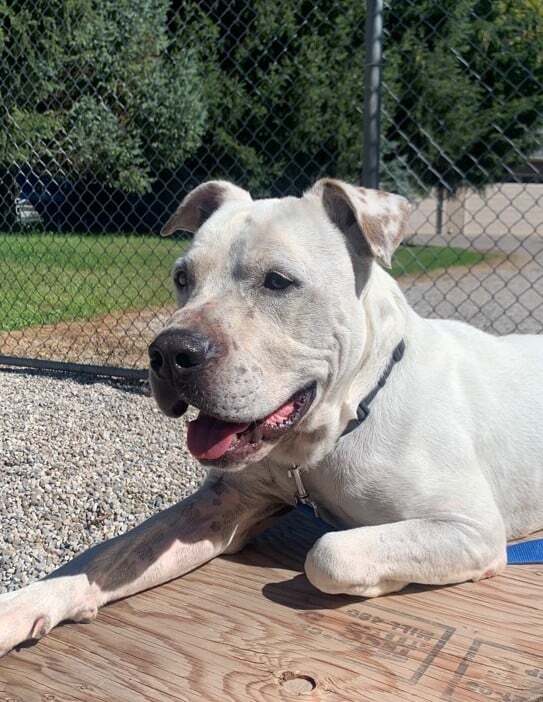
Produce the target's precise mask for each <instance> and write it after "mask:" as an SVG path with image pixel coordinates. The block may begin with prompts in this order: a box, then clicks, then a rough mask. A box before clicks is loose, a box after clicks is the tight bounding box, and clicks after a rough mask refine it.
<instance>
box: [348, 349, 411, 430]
mask: <svg viewBox="0 0 543 702" xmlns="http://www.w3.org/2000/svg"><path fill="white" fill-rule="evenodd" d="M404 351H405V341H404V340H403V339H402V340H401V341H400V343H399V344H398V346H396V348H395V349H394V351H393V352H392V357H391V359H390V361H389V362H388V366H387V367H386V368H385V370H384V373H383V375H382V376H381V377H380V378H379V380H378V381H377V385H376V386H375V387H374V388H373V390H372V391H371V392H370V393H368V394H367V395H366V397H365V398H364V399H363V400H362V402H361V403H360V404H359V405H358V407H357V408H356V419H351V421H350V422H349V423H348V424H347V426H346V428H345V430H344V432H343V434H342V435H341V437H343V436H345V435H346V434H350V432H352V431H353V430H354V429H356V428H357V427H359V426H360V425H361V424H362V422H364V421H365V420H366V419H367V418H368V415H369V413H370V408H369V404H370V402H372V401H373V399H374V398H375V396H376V395H377V393H378V392H379V390H380V389H381V388H383V387H384V386H385V383H386V381H387V379H388V376H389V375H390V374H391V373H392V369H393V368H394V366H395V365H396V363H398V362H399V361H401V360H402V358H403V354H404ZM341 437H340V438H341Z"/></svg>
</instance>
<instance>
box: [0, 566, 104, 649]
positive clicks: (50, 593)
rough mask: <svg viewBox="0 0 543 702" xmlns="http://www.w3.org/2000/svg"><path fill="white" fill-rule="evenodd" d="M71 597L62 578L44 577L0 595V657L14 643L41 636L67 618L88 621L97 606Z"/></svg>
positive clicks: (94, 613)
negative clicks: (14, 590) (44, 578)
mask: <svg viewBox="0 0 543 702" xmlns="http://www.w3.org/2000/svg"><path fill="white" fill-rule="evenodd" d="M74 605H75V603H74V602H73V600H72V601H70V592H69V591H68V588H66V587H65V584H64V583H61V582H60V580H59V581H58V582H56V581H55V580H54V579H52V580H42V581H40V582H37V583H32V584H31V585H28V586H27V587H24V588H22V589H21V590H17V591H16V592H8V593H5V594H1V595H0V657H1V656H4V655H6V653H9V651H11V650H12V649H13V648H15V646H18V645H19V644H21V643H23V642H25V641H28V640H32V639H41V638H42V637H43V636H45V635H46V634H48V633H49V632H50V631H51V629H52V628H53V627H55V626H56V625H57V624H58V623H59V622H61V621H63V620H64V619H72V620H73V621H89V620H91V619H94V617H96V614H97V608H96V606H95V605H94V604H93V603H92V602H83V601H81V602H79V603H78V604H77V606H74Z"/></svg>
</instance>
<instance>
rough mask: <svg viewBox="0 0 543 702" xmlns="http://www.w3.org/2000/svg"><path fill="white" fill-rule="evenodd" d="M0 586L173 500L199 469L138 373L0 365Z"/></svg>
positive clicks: (192, 484)
mask: <svg viewBox="0 0 543 702" xmlns="http://www.w3.org/2000/svg"><path fill="white" fill-rule="evenodd" d="M0 398H1V402H0V523H1V525H2V529H1V531H0V592H5V591H9V590H13V589H15V588H17V587H20V586H21V585H24V584H25V583H27V582H29V581H31V580H34V579H36V578H38V577H42V576H43V575H45V574H46V573H49V572H50V571H51V570H53V568H55V567H56V566H58V565H60V564H61V563H64V562H65V561H67V560H69V559H70V558H71V557H72V556H73V555H75V554H77V553H79V552H81V551H82V550H83V549H85V548H87V547H89V546H90V545H92V544H95V543H97V542H98V541H101V540H103V539H106V538H109V537H112V536H115V535H117V534H120V533H122V532H124V531H126V530H127V529H129V528H131V527H133V526H135V525H136V524H138V523H139V522H141V521H143V519H145V518H146V517H148V516H150V515H151V514H153V513H155V512H157V511H159V510H161V509H164V508H165V507H167V506H169V505H171V504H173V503H175V502H177V501H178V500H179V499H181V498H182V497H184V496H185V495H186V494H188V493H191V492H193V491H194V489H195V488H196V487H197V485H198V484H199V483H200V481H201V479H202V477H203V472H202V469H201V468H200V467H199V466H198V465H197V464H196V463H195V462H194V460H193V459H192V458H191V457H190V456H189V454H188V453H187V452H186V450H185V448H184V430H185V429H184V423H183V421H180V420H171V419H167V418H166V417H164V416H163V415H162V414H161V413H160V412H159V410H158V409H157V408H156V406H155V404H154V402H153V400H152V399H151V398H150V397H148V395H147V392H146V388H145V385H144V384H143V383H139V384H134V383H132V384H130V383H127V382H120V381H110V380H104V379H93V378H89V377H88V376H87V377H85V376H82V377H73V376H66V375H63V374H58V373H45V372H41V373H35V372H32V371H24V372H23V371H20V370H13V369H11V370H10V369H0Z"/></svg>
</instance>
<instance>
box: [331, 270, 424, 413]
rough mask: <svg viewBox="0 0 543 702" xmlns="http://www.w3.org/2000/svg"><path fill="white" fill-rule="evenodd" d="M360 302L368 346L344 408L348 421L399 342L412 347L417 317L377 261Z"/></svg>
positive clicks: (374, 382)
mask: <svg viewBox="0 0 543 702" xmlns="http://www.w3.org/2000/svg"><path fill="white" fill-rule="evenodd" d="M361 305H362V307H363V310H364V315H363V319H364V324H365V330H364V338H365V346H364V348H363V349H362V352H361V355H360V359H359V362H358V367H357V369H356V370H355V372H354V373H353V376H352V377H353V379H352V382H351V384H350V387H349V390H348V392H347V394H346V396H345V399H344V401H343V405H342V408H341V421H342V422H343V423H345V424H347V423H348V422H349V421H350V420H351V419H354V418H356V411H357V408H358V405H359V403H360V401H361V400H362V398H363V397H366V396H367V395H368V393H370V392H371V391H372V389H374V388H375V387H376V385H377V383H378V382H379V378H380V377H381V376H382V374H383V372H384V371H385V369H386V368H387V366H388V365H389V363H390V359H391V356H392V353H393V351H394V349H395V348H396V347H397V346H398V344H399V343H400V341H401V340H402V339H403V340H404V341H405V342H406V344H407V346H409V341H408V338H407V337H408V336H409V333H408V328H409V323H410V318H411V316H412V315H415V316H416V313H415V312H414V311H413V310H412V309H411V307H410V306H409V304H408V302H407V300H406V299H405V297H404V295H403V293H402V291H401V290H400V288H399V286H398V284H397V283H396V281H395V280H394V279H393V278H392V277H391V276H390V275H389V274H388V273H387V272H386V271H384V270H383V269H382V268H381V267H380V266H378V265H377V264H374V265H373V266H372V270H371V273H370V276H369V279H368V282H367V284H366V286H365V288H364V290H363V292H362V296H361Z"/></svg>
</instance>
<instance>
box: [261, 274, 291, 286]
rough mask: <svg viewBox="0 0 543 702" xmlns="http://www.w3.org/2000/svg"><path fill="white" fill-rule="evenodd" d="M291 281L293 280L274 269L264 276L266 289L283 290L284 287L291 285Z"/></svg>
mask: <svg viewBox="0 0 543 702" xmlns="http://www.w3.org/2000/svg"><path fill="white" fill-rule="evenodd" d="M293 283H294V281H293V280H291V279H290V278H287V277H286V276H285V275H281V273H277V272H276V271H270V272H269V273H266V277H265V278H264V287H265V288H268V290H285V288H288V287H289V286H290V285H293Z"/></svg>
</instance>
